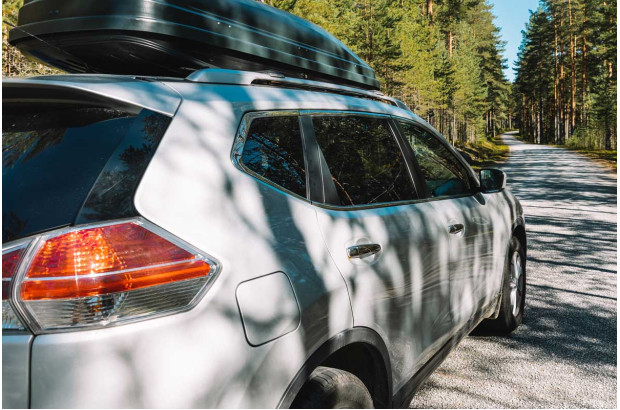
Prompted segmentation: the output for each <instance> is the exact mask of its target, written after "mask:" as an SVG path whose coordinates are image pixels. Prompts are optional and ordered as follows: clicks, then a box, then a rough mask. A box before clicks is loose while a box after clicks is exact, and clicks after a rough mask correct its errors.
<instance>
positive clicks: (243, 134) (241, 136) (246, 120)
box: [230, 110, 312, 203]
mask: <svg viewBox="0 0 620 410" xmlns="http://www.w3.org/2000/svg"><path fill="white" fill-rule="evenodd" d="M299 115H300V114H299V110H276V111H252V112H248V113H245V114H244V115H243V118H242V119H241V124H240V125H239V129H238V130H237V134H236V135H235V140H234V142H233V146H232V150H231V152H230V159H231V161H232V163H233V165H234V166H235V168H237V169H239V170H240V171H242V172H243V173H245V174H248V175H249V176H251V177H253V178H255V179H257V180H258V181H259V182H262V183H264V184H267V185H269V186H270V187H271V188H274V189H275V190H277V191H280V192H281V193H283V194H286V195H290V196H292V197H294V198H295V199H300V200H302V201H305V202H308V203H312V202H311V201H310V199H308V186H309V185H308V167H307V164H306V162H307V160H306V153H305V150H304V149H303V148H302V153H303V154H304V167H305V168H306V196H305V197H302V196H301V195H298V194H296V193H295V192H293V191H290V190H288V189H286V188H284V187H283V186H281V185H278V184H276V183H275V182H273V181H271V180H269V179H267V178H265V177H263V176H262V175H259V174H257V173H256V172H254V171H252V170H251V169H249V168H248V167H246V166H245V165H244V164H243V161H241V158H242V156H243V148H244V147H245V143H246V141H247V137H248V131H249V129H250V125H251V124H252V121H254V120H255V119H256V118H266V117H292V116H295V117H297V118H298V120H299ZM299 131H300V133H302V132H303V130H302V129H301V124H299ZM301 143H302V144H303V135H302V138H301Z"/></svg>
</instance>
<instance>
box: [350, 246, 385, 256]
mask: <svg viewBox="0 0 620 410" xmlns="http://www.w3.org/2000/svg"><path fill="white" fill-rule="evenodd" d="M379 252H381V245H379V244H378V243H366V244H362V245H353V246H349V247H348V248H347V256H348V257H349V259H360V258H367V257H368V256H372V255H374V254H377V253H379Z"/></svg>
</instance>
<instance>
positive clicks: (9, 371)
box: [2, 332, 34, 409]
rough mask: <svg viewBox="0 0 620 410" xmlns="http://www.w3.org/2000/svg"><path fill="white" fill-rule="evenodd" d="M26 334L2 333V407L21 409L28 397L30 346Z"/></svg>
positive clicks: (25, 404)
mask: <svg viewBox="0 0 620 410" xmlns="http://www.w3.org/2000/svg"><path fill="white" fill-rule="evenodd" d="M33 339H34V337H33V336H32V335H31V334H29V333H27V332H19V333H17V332H15V333H12V332H3V333H2V407H3V408H5V409H7V408H8V409H23V408H27V407H28V404H29V399H30V397H29V395H30V391H29V390H30V385H29V381H30V345H31V343H32V340H33Z"/></svg>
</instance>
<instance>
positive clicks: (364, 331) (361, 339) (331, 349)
mask: <svg viewBox="0 0 620 410" xmlns="http://www.w3.org/2000/svg"><path fill="white" fill-rule="evenodd" d="M360 356H361V359H362V360H359V359H360ZM353 358H355V359H356V360H352V359H353ZM318 366H327V367H334V368H338V369H341V370H345V371H348V372H350V373H353V374H354V375H356V376H357V377H358V378H360V379H361V380H362V382H364V384H365V385H366V387H367V388H368V390H369V391H370V394H371V395H372V398H373V402H374V403H375V407H376V408H386V407H391V404H392V369H391V365H390V359H389V354H388V350H387V346H386V345H385V342H384V341H383V339H382V338H381V336H379V334H378V333H377V332H375V331H374V330H372V329H369V328H366V327H354V328H351V329H347V330H345V331H343V332H341V333H339V334H337V335H336V336H334V337H332V338H331V339H329V340H327V341H326V342H324V343H323V344H322V345H321V346H320V347H319V348H318V349H316V350H315V351H314V353H312V355H311V356H310V357H309V358H308V360H306V362H305V363H304V365H303V366H302V367H301V369H300V370H299V371H298V372H297V374H296V375H295V377H294V378H293V380H292V381H291V382H290V384H289V386H288V388H287V389H286V392H285V393H284V395H283V396H282V398H281V399H280V402H279V403H278V408H289V407H290V406H291V404H292V403H293V400H295V397H296V396H297V394H298V393H299V391H300V390H301V388H302V386H303V385H304V383H305V382H306V381H307V380H308V379H309V377H310V374H311V373H312V372H313V371H314V369H316V368H317V367H318Z"/></svg>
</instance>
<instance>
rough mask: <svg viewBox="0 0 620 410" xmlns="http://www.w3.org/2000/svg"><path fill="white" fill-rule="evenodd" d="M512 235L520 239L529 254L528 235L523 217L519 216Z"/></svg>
mask: <svg viewBox="0 0 620 410" xmlns="http://www.w3.org/2000/svg"><path fill="white" fill-rule="evenodd" d="M512 236H514V237H516V238H517V239H518V240H519V242H520V243H521V246H522V247H523V252H524V253H525V255H526V256H527V235H526V233H525V221H524V220H523V217H521V216H519V217H518V218H517V220H516V221H515V223H514V224H513V225H512Z"/></svg>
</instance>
